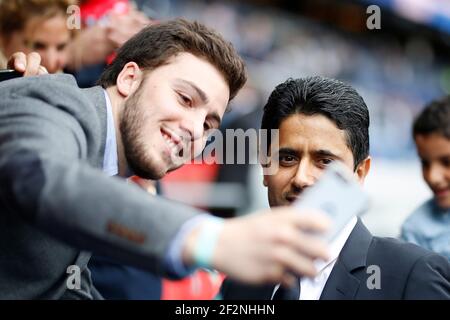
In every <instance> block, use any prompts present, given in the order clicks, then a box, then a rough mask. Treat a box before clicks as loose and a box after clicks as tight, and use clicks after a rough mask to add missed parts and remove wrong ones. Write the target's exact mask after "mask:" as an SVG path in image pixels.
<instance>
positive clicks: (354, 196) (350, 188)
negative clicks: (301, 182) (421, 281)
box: [293, 161, 369, 242]
mask: <svg viewBox="0 0 450 320" xmlns="http://www.w3.org/2000/svg"><path fill="white" fill-rule="evenodd" d="M293 206H295V207H296V208H299V209H307V208H312V209H320V210H321V211H323V212H324V213H326V214H327V215H328V216H329V217H330V218H331V221H332V225H331V229H330V230H329V231H328V232H327V233H326V234H325V240H326V241H327V242H331V241H333V240H334V238H335V237H336V236H337V235H338V234H339V232H340V231H341V230H342V229H343V228H344V227H345V225H346V224H347V223H348V222H349V221H350V219H352V218H353V217H355V216H358V215H361V214H363V213H364V212H365V211H367V209H368V208H369V197H368V195H367V194H366V193H365V192H364V190H363V189H362V187H361V185H360V184H359V183H358V181H357V180H356V178H355V177H354V176H353V174H352V172H351V171H350V170H349V169H348V168H347V167H346V166H345V165H344V164H342V163H341V162H339V161H334V162H333V163H332V164H330V165H329V167H328V168H327V169H326V170H325V172H324V173H323V175H322V176H321V177H320V179H319V180H318V181H317V182H316V183H315V184H314V186H312V187H310V188H307V189H306V190H304V192H303V194H302V195H301V196H300V197H299V198H298V199H297V200H296V201H295V202H294V203H293Z"/></svg>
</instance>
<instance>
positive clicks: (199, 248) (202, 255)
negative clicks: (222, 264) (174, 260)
mask: <svg viewBox="0 0 450 320" xmlns="http://www.w3.org/2000/svg"><path fill="white" fill-rule="evenodd" d="M223 223H224V221H223V219H221V218H217V217H211V219H210V220H209V221H208V222H207V223H205V224H204V225H203V226H202V227H201V230H200V233H199V235H198V237H197V241H196V243H195V248H194V263H195V265H196V266H197V267H199V268H211V262H212V257H213V254H214V249H215V247H216V244H217V239H218V237H219V234H220V232H221V231H222V228H223Z"/></svg>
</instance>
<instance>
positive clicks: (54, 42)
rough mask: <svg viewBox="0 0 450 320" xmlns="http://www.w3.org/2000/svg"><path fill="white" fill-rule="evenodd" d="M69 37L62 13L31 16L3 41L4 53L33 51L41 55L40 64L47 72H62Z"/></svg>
mask: <svg viewBox="0 0 450 320" xmlns="http://www.w3.org/2000/svg"><path fill="white" fill-rule="evenodd" d="M70 38H71V34H70V31H69V29H67V26H66V17H65V16H64V15H62V14H57V15H55V16H53V17H50V18H47V17H32V18H30V19H29V20H28V21H27V22H26V23H25V26H24V29H23V30H22V31H15V32H13V34H12V35H11V36H9V37H8V41H5V47H4V50H5V55H6V56H7V57H9V56H11V55H12V54H13V53H14V52H18V51H22V52H25V53H30V52H32V51H35V52H37V53H39V55H40V56H41V58H42V61H41V64H42V65H43V66H44V67H45V68H47V70H48V72H49V73H56V72H62V71H63V68H64V67H65V65H66V63H67V55H68V53H67V50H66V46H67V44H68V43H69V41H70Z"/></svg>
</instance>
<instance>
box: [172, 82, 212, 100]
mask: <svg viewBox="0 0 450 320" xmlns="http://www.w3.org/2000/svg"><path fill="white" fill-rule="evenodd" d="M177 80H178V82H181V83H183V84H184V85H187V86H189V87H191V88H192V89H194V90H195V92H197V94H198V95H199V96H200V99H201V100H202V102H203V103H204V104H207V103H208V102H209V99H208V96H207V95H206V93H205V91H203V90H202V89H200V88H199V87H198V86H197V85H196V84H195V83H193V82H191V81H189V80H184V79H177Z"/></svg>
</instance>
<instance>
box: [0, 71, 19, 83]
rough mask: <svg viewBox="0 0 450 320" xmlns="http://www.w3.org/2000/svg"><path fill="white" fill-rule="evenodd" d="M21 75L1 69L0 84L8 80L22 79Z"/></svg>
mask: <svg viewBox="0 0 450 320" xmlns="http://www.w3.org/2000/svg"><path fill="white" fill-rule="evenodd" d="M22 76H23V74H22V73H20V72H18V71H16V70H12V69H1V70H0V82H2V81H6V80H9V79H14V78H18V77H22Z"/></svg>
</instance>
